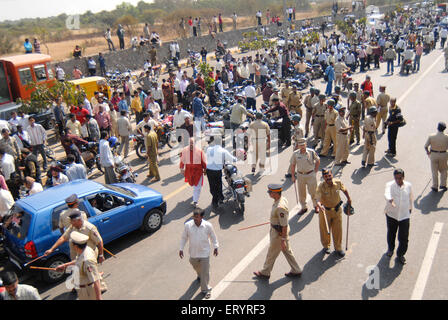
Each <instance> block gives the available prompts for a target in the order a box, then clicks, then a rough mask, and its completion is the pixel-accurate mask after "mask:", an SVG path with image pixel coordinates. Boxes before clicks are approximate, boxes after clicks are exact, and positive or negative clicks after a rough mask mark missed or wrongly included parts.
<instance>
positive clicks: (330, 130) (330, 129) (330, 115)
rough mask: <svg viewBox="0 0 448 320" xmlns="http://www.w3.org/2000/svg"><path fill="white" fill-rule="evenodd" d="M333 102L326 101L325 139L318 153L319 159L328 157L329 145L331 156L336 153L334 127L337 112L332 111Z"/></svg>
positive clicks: (330, 100) (331, 100)
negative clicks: (331, 148)
mask: <svg viewBox="0 0 448 320" xmlns="http://www.w3.org/2000/svg"><path fill="white" fill-rule="evenodd" d="M334 105H335V101H334V100H333V99H329V100H328V101H327V106H328V108H327V110H326V111H325V137H324V144H323V145H324V146H323V148H322V151H321V152H320V156H321V157H326V156H328V151H329V149H330V146H331V143H333V156H334V155H335V153H336V148H337V142H336V127H335V122H336V119H337V117H338V112H337V111H336V110H334Z"/></svg>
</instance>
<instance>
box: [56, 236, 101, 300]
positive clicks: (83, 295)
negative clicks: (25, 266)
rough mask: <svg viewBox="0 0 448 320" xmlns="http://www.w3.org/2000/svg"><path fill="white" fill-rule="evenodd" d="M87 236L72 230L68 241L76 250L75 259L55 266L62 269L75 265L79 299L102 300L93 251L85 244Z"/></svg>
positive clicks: (99, 277) (99, 279)
mask: <svg viewBox="0 0 448 320" xmlns="http://www.w3.org/2000/svg"><path fill="white" fill-rule="evenodd" d="M88 241H89V236H87V235H85V234H83V233H81V232H77V231H74V232H72V233H71V234H70V242H72V243H73V247H74V248H75V250H76V253H77V256H78V257H77V258H76V260H74V261H72V262H69V263H65V264H62V265H60V266H58V267H57V268H56V270H57V271H63V270H65V268H67V267H68V266H73V265H76V267H77V268H78V272H79V283H75V286H76V288H77V290H76V291H77V293H78V299H79V300H102V296H101V276H100V273H99V271H98V265H97V262H96V255H95V252H94V251H93V250H92V248H90V247H89V246H88V245H87V242H88Z"/></svg>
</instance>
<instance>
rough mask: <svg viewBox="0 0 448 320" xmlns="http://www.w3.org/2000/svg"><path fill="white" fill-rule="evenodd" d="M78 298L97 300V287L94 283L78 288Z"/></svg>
mask: <svg viewBox="0 0 448 320" xmlns="http://www.w3.org/2000/svg"><path fill="white" fill-rule="evenodd" d="M76 292H77V293H78V300H96V294H95V288H94V286H93V284H91V285H90V286H86V287H84V288H79V289H76Z"/></svg>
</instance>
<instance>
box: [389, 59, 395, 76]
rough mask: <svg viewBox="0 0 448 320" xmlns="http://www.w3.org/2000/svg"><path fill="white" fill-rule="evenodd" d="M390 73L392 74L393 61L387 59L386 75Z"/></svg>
mask: <svg viewBox="0 0 448 320" xmlns="http://www.w3.org/2000/svg"><path fill="white" fill-rule="evenodd" d="M389 71H390V72H392V73H394V60H392V59H389V60H387V73H389Z"/></svg>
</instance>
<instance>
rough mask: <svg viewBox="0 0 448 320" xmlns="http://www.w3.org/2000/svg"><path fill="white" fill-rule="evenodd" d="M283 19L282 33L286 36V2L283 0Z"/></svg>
mask: <svg viewBox="0 0 448 320" xmlns="http://www.w3.org/2000/svg"><path fill="white" fill-rule="evenodd" d="M283 17H284V19H283V31H284V33H285V35H286V29H287V26H286V22H287V21H288V13H287V12H286V0H283Z"/></svg>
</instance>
